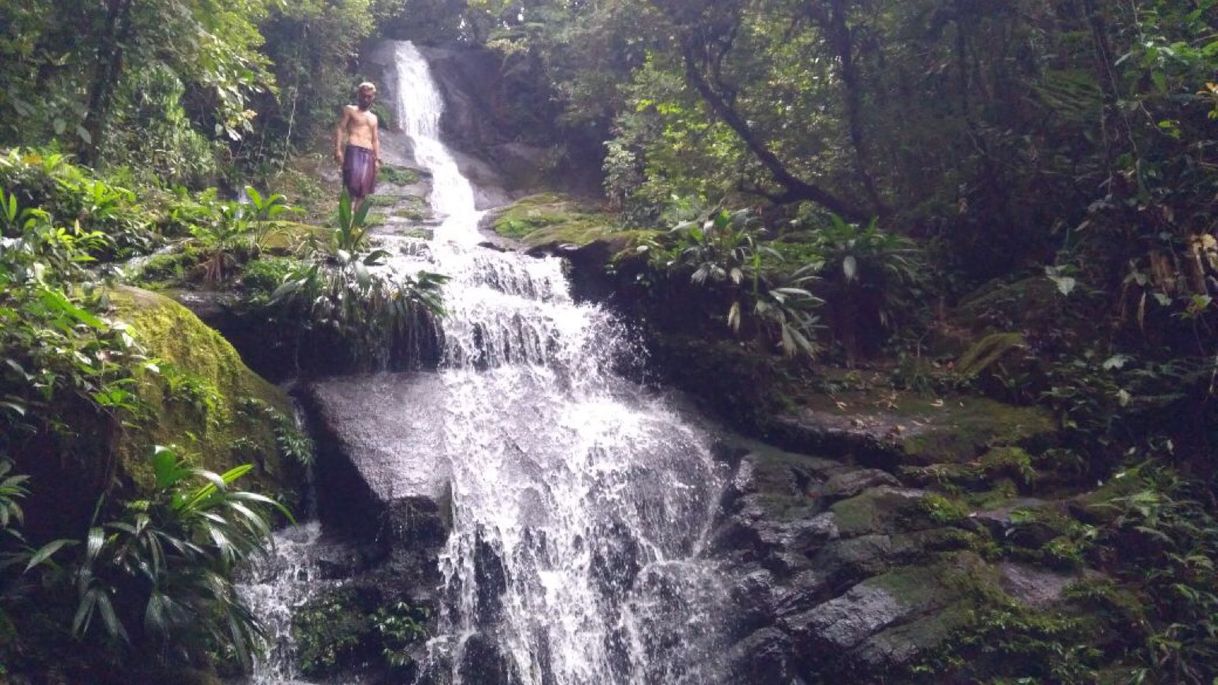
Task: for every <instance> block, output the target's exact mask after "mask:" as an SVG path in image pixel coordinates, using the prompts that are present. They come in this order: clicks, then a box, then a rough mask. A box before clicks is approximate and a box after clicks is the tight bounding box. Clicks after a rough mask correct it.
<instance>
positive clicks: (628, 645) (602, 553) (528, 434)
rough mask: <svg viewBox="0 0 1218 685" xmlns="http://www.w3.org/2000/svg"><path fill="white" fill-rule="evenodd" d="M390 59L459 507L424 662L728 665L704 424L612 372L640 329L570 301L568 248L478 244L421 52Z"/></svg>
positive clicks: (558, 679) (447, 670)
mask: <svg viewBox="0 0 1218 685" xmlns="http://www.w3.org/2000/svg"><path fill="white" fill-rule="evenodd" d="M396 72H397V73H396V77H397V78H396V81H397V88H396V91H397V92H398V93H399V98H398V102H397V103H396V104H397V109H398V111H397V115H398V121H400V122H402V124H403V128H404V130H405V132H406V133H407V134H408V135H409V137H410V139H411V141H412V143H413V146H414V153H415V158H416V160H417V161H418V162H419V164H420V165H421V166H423V167H425V168H427V169H428V170H430V171H431V173H432V175H433V181H434V188H433V191H432V196H431V203H432V207H433V209H434V210H435V212H436V214H437V216H438V217H440V219H441V224H440V225H439V227H438V228H437V229H436V231H435V238H434V241H433V244H432V245H431V250H430V254H431V257H432V260H433V264H434V267H433V268H434V270H435V271H438V272H440V273H443V274H446V275H448V276H449V277H450V278H451V279H452V280H451V281H450V282H449V283H448V284H447V286H446V287H445V291H444V302H445V308H446V310H447V316H446V317H445V318H444V319H443V321H442V323H441V327H442V333H441V336H442V349H443V363H442V368H441V370H440V375H441V379H442V381H443V383H442V387H443V388H444V391H443V393H441V394H442V395H443V396H442V397H431V398H427V399H426V401H429V402H442V403H443V405H442V406H444V407H445V408H446V420H445V421H444V425H443V426H437V427H436V429H437V431H440V432H441V433H442V436H443V441H444V443H445V449H446V452H447V454H448V456H449V459H450V460H451V462H452V508H453V512H452V513H453V521H452V533H451V535H450V539H449V542H448V545H447V549H446V551H445V553H444V554H443V556H442V558H441V565H442V568H441V570H442V572H443V577H444V583H445V587H444V588H443V595H442V597H443V606H442V609H441V617H440V634H438V635H436V636H435V637H434V638H433V639H432V641H431V643H430V645H429V653H430V655H431V656H430V657H429V663H428V664H426V665H425V667H424V669H423V673H422V676H421V680H423V681H426V682H454V683H462V682H464V683H479V684H481V683H493V682H520V683H537V684H542V683H545V684H547V685H548V684H555V685H566V684H576V683H579V684H583V683H625V682H631V683H652V682H666V683H667V682H716V681H717V678H716V675H715V670H714V668H715V666H714V664H715V658H714V647H715V644H714V636H715V633H716V631H715V627H716V626H717V625H718V624H719V623H721V622H722V621H721V620H720V619H719V617H717V616H715V615H714V612H715V610H716V607H717V606H721V605H722V603H723V602H722V598H721V597H720V592H721V589H720V588H719V586H718V583H717V582H716V576H715V574H714V572H713V569H712V568H711V567H710V565H709V564H708V563H707V562H704V561H701V560H700V559H699V551H700V545H701V542H702V539H703V537H704V536H705V534H706V529H707V527H708V526H709V523H710V519H711V512H712V510H713V507H714V506H715V504H716V502H717V498H718V494H719V492H720V490H721V487H722V482H721V475H720V474H719V472H718V470H717V468H716V464H715V461H714V460H713V458H712V457H711V454H710V450H709V437H708V436H707V435H706V434H705V432H704V431H703V430H702V429H701V428H699V427H697V426H695V425H694V424H692V423H691V422H690V421H689V420H688V419H687V418H685V417H683V416H682V415H680V414H679V413H678V412H677V411H676V410H675V409H674V408H673V407H671V406H670V405H669V404H667V403H666V402H664V401H662V400H660V399H657V398H655V397H651V396H649V395H647V393H645V392H644V391H643V390H642V389H641V388H639V387H637V386H635V385H633V384H631V383H629V382H627V381H624V380H623V379H621V378H618V377H616V376H615V375H614V374H613V373H612V371H611V370H610V367H611V365H612V363H613V361H614V359H615V356H617V355H621V354H625V353H628V352H629V350H630V341H629V336H628V335H627V334H626V332H625V330H624V329H623V327H622V326H621V325H620V324H619V323H618V322H617V321H616V320H615V319H614V317H613V316H611V315H610V314H609V313H607V312H606V311H604V310H603V309H601V308H599V307H597V306H594V305H589V304H580V303H576V302H574V301H573V300H572V298H571V295H570V293H569V290H568V285H567V281H566V278H565V276H564V274H563V265H562V262H561V260H559V259H557V258H552V257H551V258H543V259H534V258H530V257H527V256H525V255H521V254H515V253H498V252H494V251H491V250H486V249H483V248H479V247H477V244H478V243H479V242H481V241H482V240H483V238H482V237H481V236H480V234H479V232H478V222H479V220H480V219H481V217H482V213H481V212H479V211H478V210H477V209H476V208H475V200H474V198H475V193H474V189H473V187H472V185H471V183H470V181H469V180H468V179H467V178H466V177H465V176H463V175H462V173H461V171H460V169H459V167H458V164H457V162H456V160H455V159H454V156H453V154H452V153H451V152H450V151H449V150H448V148H447V147H446V146H445V145H444V143H443V142H442V140H441V135H440V119H441V116H442V114H443V111H444V100H443V98H442V97H441V95H440V92H439V90H438V88H437V86H436V83H435V81H434V80H433V78H432V75H431V73H430V68H429V66H428V64H427V61H426V60H425V59H424V58H423V56H422V55H421V54H420V53H419V51H418V50H417V49H416V48H415V47H414V46H413V45H411V44H410V43H399V44H397V46H396ZM409 266H417V261H416V262H413V263H410V262H407V263H404V264H402V265H401V268H403V269H406V268H408V267H409ZM405 410H407V409H405V408H404V411H405Z"/></svg>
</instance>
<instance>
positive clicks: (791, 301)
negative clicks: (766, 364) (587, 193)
mask: <svg viewBox="0 0 1218 685" xmlns="http://www.w3.org/2000/svg"><path fill="white" fill-rule="evenodd" d="M758 233H759V231H758V227H757V222H756V219H755V217H753V216H752V215H751V213H750V212H749V211H748V210H740V211H737V212H728V211H727V210H723V209H715V210H712V211H711V212H710V213H709V214H707V215H705V216H702V217H699V218H698V219H697V220H694V221H687V222H684V223H682V224H679V225H678V226H677V227H676V228H674V229H673V230H672V231H671V232H670V234H669V235H670V238H669V239H668V240H667V241H665V242H666V243H667V244H661V243H659V242H654V241H653V242H652V243H651V244H648V245H644V246H643V248H642V249H644V250H647V251H649V252H650V255H649V259H650V262H651V265H652V268H653V269H658V270H662V271H665V272H667V273H669V274H670V275H672V276H676V277H677V278H679V279H680V278H688V281H689V283H691V284H692V285H694V286H695V287H697V288H700V289H703V290H705V291H707V292H709V293H710V294H711V296H712V297H713V298H714V299H715V300H716V301H717V302H719V303H720V306H721V307H722V309H721V310H720V311H725V314H724V320H725V322H726V324H727V326H728V328H729V329H730V330H731V331H732V332H733V333H734V334H736V335H738V336H741V337H746V338H753V339H755V340H757V341H759V342H762V343H763V344H766V345H772V346H774V347H777V348H778V349H780V350H781V351H782V353H783V354H785V355H786V356H788V357H790V356H795V355H796V354H802V355H806V356H808V357H811V356H813V355H814V354H815V353H816V345H815V342H814V340H815V337H814V330H815V328H816V326H817V318H816V316H815V315H813V314H812V310H813V309H815V308H816V307H817V306H818V305H819V304H820V303H821V302H820V300H819V298H817V297H815V296H813V295H812V293H811V292H809V290H808V289H807V287H806V285H807V283H809V282H810V281H811V280H812V279H813V278H814V276H813V274H812V273H811V272H810V270H809V269H805V268H799V269H794V270H786V269H785V268H783V265H782V261H783V260H782V256H781V255H780V254H779V253H778V252H776V251H775V250H774V249H772V248H771V247H769V246H767V245H765V244H763V243H762V242H761V240H760V238H759V235H758ZM677 292H678V293H680V290H678V291H677Z"/></svg>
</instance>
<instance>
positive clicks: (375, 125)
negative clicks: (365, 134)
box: [372, 115, 381, 167]
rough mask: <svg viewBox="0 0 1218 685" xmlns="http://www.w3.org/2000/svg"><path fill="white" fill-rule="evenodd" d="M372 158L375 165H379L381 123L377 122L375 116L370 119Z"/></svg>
mask: <svg viewBox="0 0 1218 685" xmlns="http://www.w3.org/2000/svg"><path fill="white" fill-rule="evenodd" d="M372 157H373V158H374V159H376V165H377V166H378V167H379V166H380V165H381V123H380V122H379V121H377V119H376V115H373V117H372Z"/></svg>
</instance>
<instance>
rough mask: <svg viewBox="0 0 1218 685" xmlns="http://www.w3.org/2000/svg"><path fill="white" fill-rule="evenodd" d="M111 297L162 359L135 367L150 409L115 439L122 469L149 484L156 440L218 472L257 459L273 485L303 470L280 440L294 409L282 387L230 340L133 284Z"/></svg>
mask: <svg viewBox="0 0 1218 685" xmlns="http://www.w3.org/2000/svg"><path fill="white" fill-rule="evenodd" d="M111 302H112V303H113V305H114V318H115V319H117V320H118V321H120V322H122V323H124V324H126V325H127V327H128V328H127V331H128V332H129V333H130V335H131V337H132V338H133V339H135V341H136V342H137V343H139V344H140V345H142V346H143V348H144V349H145V350H146V352H147V354H148V356H149V358H150V362H151V363H152V364H153V365H154V366H155V367H156V371H155V372H154V371H152V370H150V369H140V370H138V371H137V372H136V381H137V383H136V386H135V387H136V393H137V394H138V396H139V398H140V400H141V401H142V402H143V403H144V404H145V406H146V407H147V413H146V415H144V416H140V417H138V419H137V420H135V421H134V422H132V425H130V426H129V427H127V428H126V429H125V430H124V431H122V432H121V434H120V436H119V438H118V440H117V443H116V445H115V453H116V454H117V456H118V458H119V472H120V474H121V475H122V476H124V477H126V478H128V479H130V481H131V482H132V483H133V484H134V485H135V486H136V487H137V488H139V489H141V490H147V489H151V488H152V487H153V485H154V483H155V478H154V476H153V472H152V468H151V463H150V461H149V459H148V455H149V454H150V453H151V450H152V447H153V446H154V445H177V446H178V447H179V448H181V449H183V450H184V451H185V453H186V454H187V455H189V456H190V457H192V458H193V460H194V462H195V463H196V464H197V465H198V466H200V467H202V468H206V469H209V470H212V471H216V472H223V471H226V470H228V469H231V468H233V467H235V466H238V465H240V464H245V463H253V464H255V467H256V468H255V469H254V471H253V473H252V477H253V479H254V480H255V481H256V482H258V483H259V484H260V485H262V486H263V488H265V489H269V490H271V491H273V492H275V493H283V492H285V491H286V490H287V489H288V488H290V487H291V486H293V485H295V484H296V483H297V481H298V478H299V474H298V471H297V469H296V468H295V465H294V464H292V463H290V462H289V461H288V460H287V459H285V458H284V457H282V456H281V454H280V450H279V446H278V442H277V438H278V433H277V431H282V430H283V425H284V422H286V421H290V417H291V416H292V415H293V408H292V403H291V401H290V400H289V398H288V397H287V395H286V394H285V393H284V392H283V391H282V390H280V389H279V388H277V387H275V386H274V385H271V384H270V383H268V382H267V381H265V380H263V379H262V378H261V377H259V376H258V375H256V374H255V373H254V372H253V371H250V370H249V368H248V367H246V366H245V364H244V363H243V362H242V361H241V357H240V356H239V355H238V354H237V351H236V350H235V349H233V346H232V345H231V344H229V342H228V341H227V340H225V339H224V338H223V337H222V336H221V335H220V334H219V333H217V332H216V331H215V330H213V329H211V328H209V327H208V326H207V325H206V324H204V323H203V322H202V321H200V320H199V319H198V317H196V316H195V315H194V314H193V313H191V312H190V310H188V309H186V308H185V307H183V306H182V305H180V304H178V303H177V302H174V301H173V300H171V299H169V298H167V297H164V296H162V295H158V294H156V293H152V292H149V291H146V290H139V289H137V288H130V287H120V288H118V289H116V290H115V291H113V292H112V293H111Z"/></svg>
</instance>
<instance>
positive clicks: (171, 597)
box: [72, 446, 291, 664]
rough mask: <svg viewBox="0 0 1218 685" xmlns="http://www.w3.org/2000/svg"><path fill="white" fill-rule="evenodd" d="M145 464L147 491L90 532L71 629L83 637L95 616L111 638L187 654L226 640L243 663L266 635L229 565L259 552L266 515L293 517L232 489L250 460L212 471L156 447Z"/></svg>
mask: <svg viewBox="0 0 1218 685" xmlns="http://www.w3.org/2000/svg"><path fill="white" fill-rule="evenodd" d="M151 460H152V468H153V473H154V474H155V478H156V482H155V489H154V491H153V492H152V494H151V495H150V496H149V497H148V498H147V499H138V500H134V501H130V502H126V503H124V505H123V508H122V513H121V515H120V516H119V517H118V518H116V519H113V520H110V521H106V522H103V523H95V524H94V525H93V526H92V527H91V528H90V529H89V532H88V535H87V536H86V538H85V545H84V555H83V559H81V561H80V563H79V566H78V567H77V569H76V572H75V578H76V588H77V593H78V597H79V604H78V606H77V609H76V614H75V617H74V619H73V622H72V630H73V632H74V633H76V634H77V635H79V636H84V635H88V634H90V632H91V631H92V630H94V629H95V626H96V622H95V619H96V618H98V617H100V619H101V620H100V625H101V628H102V629H103V630H104V634H105V635H106V636H107V637H108V638H109V639H110V640H112V641H120V642H127V643H132V644H134V645H149V646H158V645H159V646H165V647H176V648H177V649H179V650H181V651H183V652H185V653H186V656H189V655H190V653H191V652H192V651H195V650H201V649H202V648H204V647H206V646H208V645H211V646H213V647H222V646H229V647H232V648H233V649H234V650H235V651H236V653H237V654H238V656H239V658H240V659H241V661H242V662H243V663H246V664H248V663H249V661H250V653H251V652H250V650H251V647H253V646H255V645H257V644H258V641H259V640H260V639H261V638H262V637H263V632H262V628H261V626H260V625H259V624H258V622H257V620H256V618H255V617H254V616H253V614H251V613H250V611H249V609H248V608H247V607H246V606H245V604H244V603H243V602H242V600H241V598H240V596H239V595H238V594H237V591H236V588H235V587H234V586H233V580H232V577H233V571H234V569H235V567H236V565H237V564H239V563H240V562H243V561H245V560H247V559H249V558H251V557H254V556H258V555H262V554H265V552H266V548H267V545H268V544H270V516H271V514H272V513H273V512H274V511H279V512H280V513H282V514H283V515H284V516H285V517H287V518H288V519H289V520H290V519H291V513H290V512H288V511H287V509H285V508H284V507H283V506H282V505H281V504H279V503H277V502H275V501H274V500H271V499H270V498H268V497H265V496H263V495H259V494H256V493H253V492H247V491H242V490H237V489H235V488H233V487H232V485H233V483H234V482H236V481H237V480H239V479H240V478H241V477H242V476H244V475H246V474H247V473H249V472H250V470H251V469H252V468H253V466H252V465H250V464H246V465H243V466H238V467H236V468H233V469H230V470H228V471H226V472H224V473H223V474H217V473H214V472H211V471H207V470H205V469H201V468H197V467H193V466H190V464H189V462H188V461H187V460H186V459H185V458H184V457H183V456H181V455H179V453H178V452H177V451H175V450H174V449H172V448H169V447H162V446H157V447H156V448H155V449H154V450H153V453H152V457H151ZM153 653H157V652H153Z"/></svg>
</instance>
